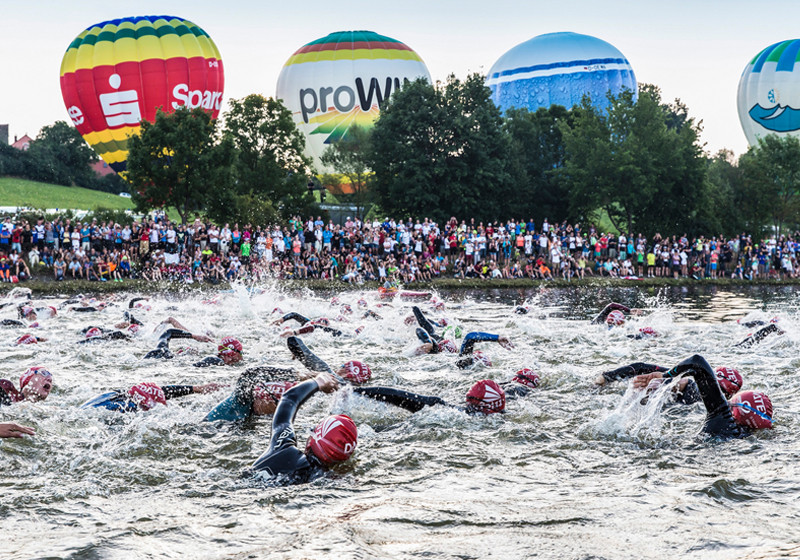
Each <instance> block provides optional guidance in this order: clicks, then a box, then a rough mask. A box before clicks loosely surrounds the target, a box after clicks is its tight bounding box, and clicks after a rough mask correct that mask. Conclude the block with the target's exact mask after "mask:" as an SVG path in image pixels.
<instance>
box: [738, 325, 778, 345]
mask: <svg viewBox="0 0 800 560" xmlns="http://www.w3.org/2000/svg"><path fill="white" fill-rule="evenodd" d="M773 334H774V335H776V336H781V335H783V334H786V331H784V330H782V329H781V328H780V327H779V326H778V325H776V324H775V323H771V324H769V325H767V326H766V327H764V328H762V329H759V330H757V331H756V332H755V334H751V335H749V336H748V337H747V338H745V339H744V340H742V341H741V342H739V343H737V344H734V346H736V347H737V348H750V347H751V346H755V345H756V344H760V343H761V342H763V341H764V339H766V338H767V337H768V336H770V335H773Z"/></svg>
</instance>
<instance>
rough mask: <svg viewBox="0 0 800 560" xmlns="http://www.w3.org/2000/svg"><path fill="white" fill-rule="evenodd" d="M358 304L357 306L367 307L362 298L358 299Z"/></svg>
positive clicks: (365, 301)
mask: <svg viewBox="0 0 800 560" xmlns="http://www.w3.org/2000/svg"><path fill="white" fill-rule="evenodd" d="M358 305H359V307H367V306H368V305H369V304H368V303H367V300H365V299H363V298H362V299H360V300H358Z"/></svg>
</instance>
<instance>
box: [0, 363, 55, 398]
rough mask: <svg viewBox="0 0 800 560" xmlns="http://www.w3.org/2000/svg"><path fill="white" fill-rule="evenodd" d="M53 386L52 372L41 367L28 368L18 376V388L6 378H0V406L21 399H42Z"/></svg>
mask: <svg viewBox="0 0 800 560" xmlns="http://www.w3.org/2000/svg"><path fill="white" fill-rule="evenodd" d="M52 388H53V374H52V373H50V372H49V371H48V370H47V369H45V368H43V367H38V366H37V367H31V368H28V369H27V371H25V373H23V374H22V375H21V376H20V378H19V389H17V388H16V387H14V384H13V383H12V382H11V381H9V380H8V379H0V406H8V405H10V404H13V403H18V402H21V401H25V400H28V401H33V402H36V401H43V400H45V399H46V398H47V396H48V395H49V394H50V390H51V389H52Z"/></svg>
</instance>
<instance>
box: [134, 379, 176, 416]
mask: <svg viewBox="0 0 800 560" xmlns="http://www.w3.org/2000/svg"><path fill="white" fill-rule="evenodd" d="M128 396H129V397H130V399H131V400H132V401H133V402H135V403H136V404H137V405H139V408H141V409H142V410H150V409H151V408H153V407H154V406H155V405H157V404H163V405H166V404H167V398H166V396H164V390H163V389H162V388H161V387H159V386H158V385H156V384H155V383H139V384H137V385H134V386H133V387H131V388H130V389H128Z"/></svg>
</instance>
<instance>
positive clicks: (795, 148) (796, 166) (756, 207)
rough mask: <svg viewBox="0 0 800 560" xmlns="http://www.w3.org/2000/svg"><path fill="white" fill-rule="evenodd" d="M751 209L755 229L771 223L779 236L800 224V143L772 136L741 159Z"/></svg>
mask: <svg viewBox="0 0 800 560" xmlns="http://www.w3.org/2000/svg"><path fill="white" fill-rule="evenodd" d="M739 167H740V168H741V170H742V176H743V182H744V188H743V190H744V196H743V199H745V201H744V202H745V203H746V204H747V208H748V210H749V211H750V212H749V213H750V214H751V215H752V217H753V220H754V222H755V223H754V224H753V225H754V226H756V225H761V226H763V225H766V223H771V225H773V226H774V227H775V228H777V230H778V232H780V231H782V230H783V228H784V226H790V227H792V228H794V227H796V226H797V225H798V223H799V222H800V220H799V219H798V213H800V140H798V139H797V138H796V137H794V136H778V135H776V134H770V135H768V136H766V137H764V138H759V140H758V145H756V146H751V147H750V148H749V149H748V150H747V152H746V153H744V154H742V156H741V157H740V158H739Z"/></svg>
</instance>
